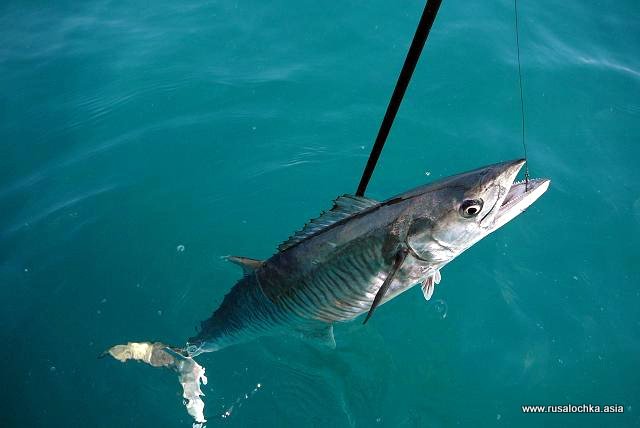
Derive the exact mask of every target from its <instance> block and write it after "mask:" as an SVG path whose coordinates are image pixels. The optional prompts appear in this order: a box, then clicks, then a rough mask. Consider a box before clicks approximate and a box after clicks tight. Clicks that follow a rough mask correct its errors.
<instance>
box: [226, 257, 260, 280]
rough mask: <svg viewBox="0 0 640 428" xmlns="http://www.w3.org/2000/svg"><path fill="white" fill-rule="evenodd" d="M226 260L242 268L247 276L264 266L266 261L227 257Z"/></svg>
mask: <svg viewBox="0 0 640 428" xmlns="http://www.w3.org/2000/svg"><path fill="white" fill-rule="evenodd" d="M226 259H227V260H228V261H230V262H231V263H233V264H236V265H238V266H240V267H241V268H242V271H243V272H244V273H245V275H248V274H250V273H252V272H253V271H255V270H256V269H258V268H260V266H262V265H263V264H264V260H256V259H250V258H249V257H240V256H227V257H226Z"/></svg>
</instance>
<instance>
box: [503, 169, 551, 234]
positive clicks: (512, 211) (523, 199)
mask: <svg viewBox="0 0 640 428" xmlns="http://www.w3.org/2000/svg"><path fill="white" fill-rule="evenodd" d="M524 164H525V161H524V160H519V161H517V162H514V164H512V167H511V168H510V171H508V172H507V174H506V175H507V177H508V178H507V177H505V178H507V180H506V181H507V183H508V182H511V185H510V186H509V190H508V192H507V194H506V195H505V196H504V198H503V200H502V202H501V203H500V206H499V208H498V212H497V213H496V216H495V218H494V224H493V229H494V230H495V229H497V228H499V227H501V226H502V225H504V224H505V223H507V222H509V221H510V220H512V219H513V218H514V217H516V216H518V215H519V214H521V213H523V212H524V211H525V210H526V209H527V208H529V206H531V205H532V204H533V203H534V202H535V201H536V200H538V198H539V197H540V196H542V194H543V193H544V192H546V191H547V189H548V188H549V184H551V180H549V179H547V178H529V179H528V180H521V181H514V180H515V177H516V175H517V174H518V172H519V171H520V169H521V168H522V166H523V165H524Z"/></svg>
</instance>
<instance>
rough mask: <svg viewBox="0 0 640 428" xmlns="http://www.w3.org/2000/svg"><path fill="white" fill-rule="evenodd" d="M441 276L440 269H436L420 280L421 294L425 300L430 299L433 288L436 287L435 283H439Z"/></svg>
mask: <svg viewBox="0 0 640 428" xmlns="http://www.w3.org/2000/svg"><path fill="white" fill-rule="evenodd" d="M441 279H442V276H441V275H440V271H439V270H437V271H436V272H435V273H434V274H433V275H430V276H428V277H427V279H425V280H424V281H423V282H422V286H421V288H422V294H424V298H425V300H430V299H431V296H433V290H434V289H435V287H436V284H440V280H441Z"/></svg>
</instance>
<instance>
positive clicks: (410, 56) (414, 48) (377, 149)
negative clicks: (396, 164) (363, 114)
mask: <svg viewBox="0 0 640 428" xmlns="http://www.w3.org/2000/svg"><path fill="white" fill-rule="evenodd" d="M440 3H442V0H428V1H427V4H426V5H425V6H424V11H423V12H422V16H421V17H420V22H419V23H418V28H416V33H415V35H414V36H413V41H412V42H411V46H410V47H409V52H407V57H406V58H405V60H404V64H403V66H402V70H401V71H400V76H398V81H397V82H396V86H395V88H394V89H393V94H392V95H391V99H390V100H389V105H388V106H387V111H386V112H385V114H384V119H382V123H381V124H380V129H379V130H378V136H377V137H376V141H375V143H374V144H373V148H372V149H371V153H370V154H369V159H368V160H367V165H366V167H365V169H364V172H363V173H362V178H361V179H360V184H359V185H358V190H357V191H356V196H364V191H365V190H366V189H367V185H368V184H369V180H370V179H371V175H372V174H373V170H374V169H375V167H376V163H378V158H379V157H380V153H381V152H382V148H383V147H384V143H385V142H386V141H387V137H388V136H389V131H390V130H391V125H392V124H393V120H394V119H395V117H396V113H398V109H399V108H400V103H402V98H403V97H404V93H405V91H406V90H407V86H409V81H410V80H411V76H412V75H413V70H415V68H416V64H417V63H418V59H420V54H421V53H422V48H423V47H424V44H425V42H426V41H427V37H428V36H429V31H430V30H431V26H432V25H433V21H435V19H436V14H437V13H438V9H439V8H440Z"/></svg>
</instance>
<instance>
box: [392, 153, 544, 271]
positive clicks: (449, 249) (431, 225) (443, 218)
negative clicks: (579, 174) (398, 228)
mask: <svg viewBox="0 0 640 428" xmlns="http://www.w3.org/2000/svg"><path fill="white" fill-rule="evenodd" d="M524 164H525V161H524V159H520V160H515V161H509V162H502V163H498V164H494V165H489V166H486V167H484V168H479V169H476V170H473V171H469V172H466V173H462V174H458V175H455V176H453V177H448V178H445V179H442V180H440V181H437V182H435V183H433V184H430V185H427V186H423V187H420V188H418V189H415V190H413V191H411V192H408V194H407V195H408V196H409V197H410V198H411V199H413V201H412V212H413V218H412V223H411V226H410V228H409V231H408V234H407V244H408V245H409V247H410V248H411V250H412V251H413V252H414V253H416V254H417V255H418V256H419V257H420V258H422V259H425V260H430V261H434V262H440V263H446V262H447V261H450V260H451V259H453V258H454V257H456V256H457V255H458V254H460V253H461V252H463V251H464V250H466V249H467V248H469V247H471V246H472V245H473V244H475V243H476V242H478V241H479V240H481V239H482V238H484V237H485V236H487V235H488V234H490V233H491V232H493V231H495V230H497V229H499V228H500V227H502V226H503V225H505V224H506V223H508V222H509V221H510V220H512V219H513V218H515V217H516V216H518V215H519V214H520V213H522V212H523V211H524V210H525V209H526V208H527V207H529V206H530V205H531V204H533V202H535V201H536V200H537V199H538V198H539V197H540V196H541V195H542V194H543V193H544V192H545V191H546V190H547V188H548V187H549V183H550V180H548V179H529V180H528V183H525V182H524V181H522V182H516V181H515V179H516V176H517V175H518V172H519V171H520V169H521V168H522V166H523V165H524ZM403 196H404V195H403Z"/></svg>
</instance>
